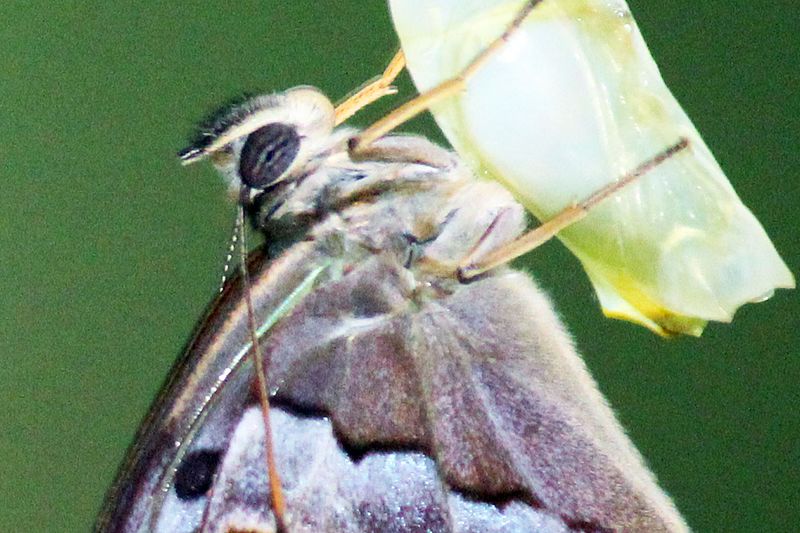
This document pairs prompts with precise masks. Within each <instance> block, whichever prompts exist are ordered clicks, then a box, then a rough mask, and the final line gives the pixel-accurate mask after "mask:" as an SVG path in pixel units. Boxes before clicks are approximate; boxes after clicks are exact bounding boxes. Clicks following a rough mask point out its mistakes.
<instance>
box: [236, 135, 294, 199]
mask: <svg viewBox="0 0 800 533" xmlns="http://www.w3.org/2000/svg"><path fill="white" fill-rule="evenodd" d="M299 149H300V136H299V135H298V134H297V131H296V130H295V129H294V127H293V126H289V125H288V124H282V123H280V122H275V123H273V124H267V125H266V126H264V127H261V128H259V129H257V130H256V131H254V132H253V133H251V134H250V135H248V136H247V141H245V143H244V146H243V147H242V155H241V158H240V160H239V175H240V176H241V177H242V181H243V182H244V184H245V185H247V186H248V187H251V188H253V189H263V188H265V187H267V186H268V185H270V184H271V183H273V182H274V181H275V180H277V179H278V178H280V177H281V175H282V174H283V173H284V172H286V169H288V168H289V166H290V165H291V164H292V161H294V158H295V157H297V151H298V150H299Z"/></svg>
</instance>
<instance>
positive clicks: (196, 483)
mask: <svg viewBox="0 0 800 533" xmlns="http://www.w3.org/2000/svg"><path fill="white" fill-rule="evenodd" d="M219 459H220V452H218V451H215V450H199V451H196V452H192V453H190V454H188V455H187V456H186V457H185V458H184V460H183V462H182V463H181V465H180V466H179V467H178V471H177V472H175V493H176V494H177V495H178V498H180V499H181V500H195V499H197V498H200V497H201V496H204V495H205V494H206V493H207V492H208V489H210V488H211V483H212V481H213V480H214V474H215V473H216V471H217V466H218V465H219Z"/></svg>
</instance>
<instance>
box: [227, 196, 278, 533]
mask: <svg viewBox="0 0 800 533" xmlns="http://www.w3.org/2000/svg"><path fill="white" fill-rule="evenodd" d="M236 228H237V229H238V232H237V233H238V241H239V256H240V258H239V267H240V268H241V271H242V287H243V294H244V300H245V302H246V303H247V318H248V321H249V322H250V342H251V344H252V346H253V352H252V355H253V360H254V362H255V369H256V379H257V381H258V399H259V402H260V403H261V414H262V417H263V419H264V448H265V450H264V451H265V452H266V459H267V476H268V478H269V489H270V495H271V496H272V513H273V515H274V516H275V523H276V530H277V531H278V532H285V531H286V521H285V513H286V503H285V501H284V498H283V489H282V488H281V479H280V476H279V474H278V468H277V466H276V464H275V448H274V446H273V443H272V426H271V424H270V414H269V388H268V385H267V383H268V380H267V370H266V366H265V364H264V354H263V353H262V352H261V345H260V344H259V342H258V334H257V330H258V328H257V326H256V314H255V311H254V310H253V298H252V294H251V292H250V273H249V272H248V271H247V241H246V237H245V234H246V228H245V221H244V208H243V207H242V206H241V205H240V206H239V212H238V216H237V217H236Z"/></svg>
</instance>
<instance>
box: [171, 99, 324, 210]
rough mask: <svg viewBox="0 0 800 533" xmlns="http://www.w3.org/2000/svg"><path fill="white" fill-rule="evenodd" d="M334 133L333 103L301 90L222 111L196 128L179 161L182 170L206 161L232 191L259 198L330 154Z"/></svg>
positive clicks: (239, 104)
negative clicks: (193, 138)
mask: <svg viewBox="0 0 800 533" xmlns="http://www.w3.org/2000/svg"><path fill="white" fill-rule="evenodd" d="M333 127H334V107H333V104H332V103H331V101H330V100H329V99H328V98H327V97H326V96H325V95H323V94H322V93H321V92H320V91H319V90H317V89H315V88H313V87H309V86H301V87H296V88H294V89H290V90H288V91H286V92H283V93H278V94H269V95H261V96H256V97H253V98H248V99H246V100H244V101H243V102H239V103H235V104H233V105H229V106H226V107H225V108H223V109H222V110H220V111H218V112H216V113H214V114H213V115H212V116H211V117H210V118H209V119H208V120H206V121H205V122H204V123H203V124H202V125H201V126H200V129H199V133H198V134H197V136H196V137H195V140H194V142H193V143H192V144H191V146H189V147H188V148H186V149H184V150H181V151H180V152H179V153H178V157H179V158H180V160H181V162H182V163H183V164H185V165H188V164H191V163H194V162H196V161H199V160H201V159H204V158H206V157H209V158H210V159H211V161H212V162H213V163H214V166H216V167H217V169H218V170H219V171H220V172H221V173H222V174H223V176H225V177H226V179H227V180H228V182H229V184H230V185H231V187H233V188H235V189H238V190H242V191H245V192H248V193H250V194H258V193H259V192H261V191H264V190H265V189H268V188H270V187H273V186H274V185H276V184H278V183H281V182H283V181H286V180H287V179H290V178H291V177H292V176H294V175H296V174H297V173H298V172H301V171H303V169H305V168H306V167H307V166H308V164H309V163H310V162H311V161H312V160H313V159H315V158H316V157H318V156H319V155H320V154H321V153H326V152H329V151H330V149H331V148H332V146H331V132H332V131H333ZM245 196H249V195H248V194H246V195H245Z"/></svg>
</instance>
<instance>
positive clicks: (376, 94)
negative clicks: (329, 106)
mask: <svg viewBox="0 0 800 533" xmlns="http://www.w3.org/2000/svg"><path fill="white" fill-rule="evenodd" d="M405 65H406V58H405V56H404V55H403V51H402V50H398V51H397V53H396V54H395V55H394V57H393V58H392V60H391V61H390V62H389V64H388V65H387V67H386V70H384V71H383V74H381V75H380V76H378V77H377V78H375V79H373V80H371V81H369V82H367V83H365V84H364V85H362V86H361V88H360V89H358V90H357V91H355V92H354V93H353V94H352V95H351V96H350V97H348V98H347V99H346V100H345V101H344V102H342V103H341V104H339V105H337V106H336V119H335V122H336V125H337V126H338V125H339V124H341V123H342V122H344V121H345V120H347V119H348V118H350V117H352V116H353V115H355V114H356V113H358V112H359V111H360V110H361V109H363V108H365V107H367V106H368V105H369V104H371V103H372V102H374V101H376V100H379V99H381V98H383V97H384V96H388V95H390V94H395V93H396V92H397V88H396V87H394V86H393V85H392V83H393V82H394V80H395V78H397V76H398V75H399V74H400V73H401V72H402V71H403V68H404V67H405Z"/></svg>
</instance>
